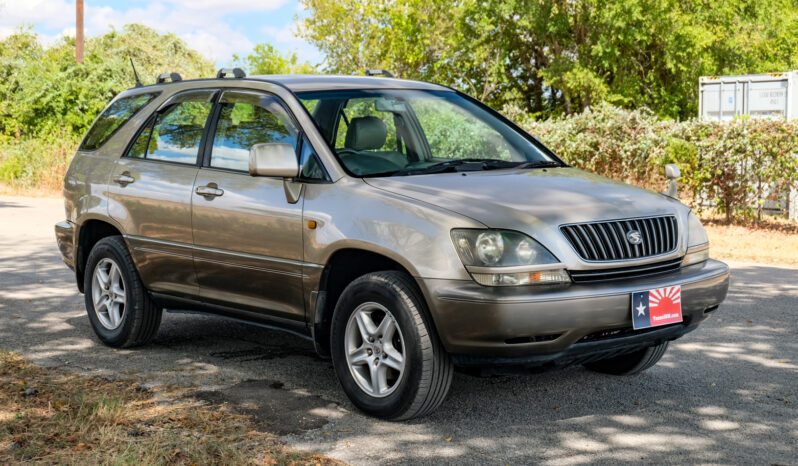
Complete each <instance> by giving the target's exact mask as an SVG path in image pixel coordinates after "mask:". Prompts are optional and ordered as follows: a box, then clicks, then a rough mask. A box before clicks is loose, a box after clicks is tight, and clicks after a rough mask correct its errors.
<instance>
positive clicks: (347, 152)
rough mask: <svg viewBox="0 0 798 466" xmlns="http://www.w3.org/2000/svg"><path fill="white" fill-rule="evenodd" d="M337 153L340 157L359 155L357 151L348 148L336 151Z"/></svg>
mask: <svg viewBox="0 0 798 466" xmlns="http://www.w3.org/2000/svg"><path fill="white" fill-rule="evenodd" d="M335 153H336V154H338V155H344V154H357V151H356V150H354V149H350V148H348V147H344V148H343V149H336V150H335Z"/></svg>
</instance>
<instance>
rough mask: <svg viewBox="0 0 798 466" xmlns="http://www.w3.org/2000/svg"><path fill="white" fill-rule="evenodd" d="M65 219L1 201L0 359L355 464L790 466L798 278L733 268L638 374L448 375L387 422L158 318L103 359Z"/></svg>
mask: <svg viewBox="0 0 798 466" xmlns="http://www.w3.org/2000/svg"><path fill="white" fill-rule="evenodd" d="M62 218H63V207H62V203H61V201H59V200H49V199H25V198H10V197H4V198H0V347H2V348H4V349H8V350H12V351H17V352H19V353H21V354H23V355H24V356H26V357H28V358H30V359H31V360H32V361H34V362H35V363H36V364H39V365H41V366H47V367H58V368H61V369H67V370H75V371H79V372H82V373H85V374H91V375H100V376H107V377H128V376H136V377H140V378H143V379H145V380H146V381H147V382H146V383H147V384H148V385H158V384H162V383H178V384H181V385H184V386H187V387H192V388H197V389H199V390H201V391H202V392H201V393H200V394H199V395H198V396H199V397H201V398H203V399H207V400H208V401H209V402H228V403H230V404H231V405H232V406H234V407H236V408H237V409H239V410H241V411H244V412H250V413H252V414H253V415H254V416H257V417H258V418H259V419H260V420H261V421H262V424H263V426H264V429H266V430H270V431H272V432H276V433H278V434H280V435H282V436H283V438H284V439H286V440H287V441H288V442H290V443H291V444H293V445H295V446H297V447H298V448H302V449H307V450H314V451H318V452H321V453H324V454H327V455H330V456H333V457H336V458H339V459H342V460H345V461H349V462H351V463H355V464H375V463H382V464H397V463H436V464H438V463H458V464H463V463H473V464H518V463H527V464H528V463H540V464H584V463H591V464H593V463H613V464H617V463H629V464H641V463H656V464H662V463H665V464H684V463H691V464H694V463H702V464H730V463H733V464H743V463H755V464H798V448H797V447H796V443H798V409H796V406H798V269H788V268H778V267H769V266H762V265H753V264H732V269H733V273H732V287H731V290H730V292H729V297H728V299H727V301H726V303H725V304H724V305H723V306H721V308H720V310H719V311H718V312H717V313H716V314H715V315H714V316H713V317H712V318H711V319H710V320H708V321H707V322H706V323H705V324H704V325H703V326H702V327H701V328H700V329H699V330H697V331H696V332H693V333H691V334H688V335H687V336H686V337H684V338H682V339H681V340H678V341H677V342H675V343H673V344H671V347H670V349H669V351H668V353H666V355H665V357H664V358H663V360H662V361H661V362H660V363H659V364H658V365H657V366H655V367H654V368H652V369H650V370H649V371H647V372H645V373H643V374H641V375H639V376H635V377H630V378H618V377H611V376H604V375H598V374H593V373H590V372H587V371H585V370H583V369H582V368H578V367H575V368H570V369H566V370H563V371H558V372H548V373H544V374H537V375H532V376H523V377H521V376H519V377H496V378H475V377H471V376H468V375H464V374H459V373H458V374H456V375H455V378H454V382H453V384H452V390H451V392H450V394H449V398H448V399H447V401H446V403H445V404H444V405H443V406H442V407H441V409H439V410H438V411H437V412H436V413H434V414H433V415H431V416H429V417H426V418H424V419H419V420H415V421H411V422H406V423H388V422H381V421H376V420H373V419H370V418H367V417H364V416H362V415H361V414H359V413H358V412H357V411H356V410H355V409H354V408H353V407H352V405H351V404H350V403H349V402H348V401H347V399H346V397H345V396H344V395H343V393H342V392H341V391H340V389H339V387H338V383H337V381H336V380H335V375H334V373H333V369H332V366H331V364H330V362H329V361H324V360H321V359H319V358H317V357H316V356H315V355H314V353H313V348H312V346H311V345H310V344H309V343H308V342H306V341H304V340H301V339H299V338H297V337H294V336H291V335H287V334H283V333H279V332H275V331H271V330H267V329H263V328H259V327H250V326H246V325H243V324H239V323H235V322H230V321H225V320H221V319H218V318H215V317H208V316H200V315H188V314H175V313H168V314H166V315H165V316H164V322H163V324H162V326H161V329H160V332H159V333H158V335H157V337H156V338H155V341H154V342H153V344H151V345H150V346H147V347H145V348H141V349H136V350H114V349H110V348H107V347H104V346H102V345H101V344H99V342H98V340H97V339H96V338H95V337H94V335H93V333H92V330H91V328H90V326H89V322H88V319H87V318H86V315H85V310H84V306H83V295H81V294H79V293H78V291H77V289H76V288H75V285H74V278H73V276H72V272H71V271H69V270H68V269H67V267H66V266H64V265H63V263H62V262H61V260H60V257H59V254H58V251H57V248H56V246H55V239H54V234H53V224H54V223H55V222H57V221H58V220H60V219H62Z"/></svg>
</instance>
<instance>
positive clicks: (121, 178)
mask: <svg viewBox="0 0 798 466" xmlns="http://www.w3.org/2000/svg"><path fill="white" fill-rule="evenodd" d="M134 181H136V179H135V178H133V177H132V176H130V173H128V172H123V173H122V174H120V175H116V176H115V177H114V183H118V184H120V185H122V186H127V185H129V184H130V183H132V182H134Z"/></svg>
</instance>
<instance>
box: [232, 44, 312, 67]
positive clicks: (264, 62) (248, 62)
mask: <svg viewBox="0 0 798 466" xmlns="http://www.w3.org/2000/svg"><path fill="white" fill-rule="evenodd" d="M233 62H234V63H235V64H236V65H237V66H243V67H244V68H246V69H247V71H248V73H249V74H313V73H316V72H317V70H316V68H315V67H314V66H313V65H311V64H310V63H309V62H303V63H300V62H299V57H297V55H296V53H294V52H289V53H287V54H285V55H283V54H282V53H280V51H279V50H277V49H276V48H274V46H272V45H271V44H258V45H256V46H255V49H254V50H253V53H251V54H249V55H247V56H246V57H239V56H238V55H233Z"/></svg>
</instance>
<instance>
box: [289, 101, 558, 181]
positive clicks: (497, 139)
mask: <svg viewBox="0 0 798 466" xmlns="http://www.w3.org/2000/svg"><path fill="white" fill-rule="evenodd" d="M298 97H299V99H300V100H301V101H302V103H303V104H304V105H305V108H307V110H308V112H309V113H310V114H311V116H312V117H313V119H314V120H315V122H316V125H317V126H318V127H319V129H320V130H321V132H322V134H323V135H324V137H325V139H326V140H327V143H328V144H329V145H330V147H331V148H332V149H333V151H334V152H335V154H336V155H337V156H338V159H339V160H340V161H341V163H342V164H343V165H344V167H346V169H347V171H349V172H350V173H351V174H353V175H355V176H362V177H367V176H403V175H419V174H427V173H439V172H443V171H471V170H490V169H499V168H519V167H521V168H538V167H546V166H562V165H563V164H562V163H561V162H560V161H558V160H557V159H556V158H555V157H554V156H553V155H551V154H550V153H548V152H547V150H546V149H545V148H543V147H542V146H538V145H536V144H535V143H534V142H533V141H532V140H531V138H530V137H529V136H528V135H525V134H521V133H519V132H518V131H516V130H515V129H514V128H512V127H511V126H509V125H507V124H506V123H505V122H504V121H502V120H501V119H500V118H499V117H497V116H495V115H494V114H492V113H491V112H490V111H488V110H486V109H485V108H483V107H482V106H481V105H479V104H477V103H474V102H472V101H471V100H469V99H467V98H465V97H463V96H461V95H459V94H457V93H455V92H451V91H419V90H357V91H351V90H350V91H326V92H309V93H300V94H299V95H298Z"/></svg>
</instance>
